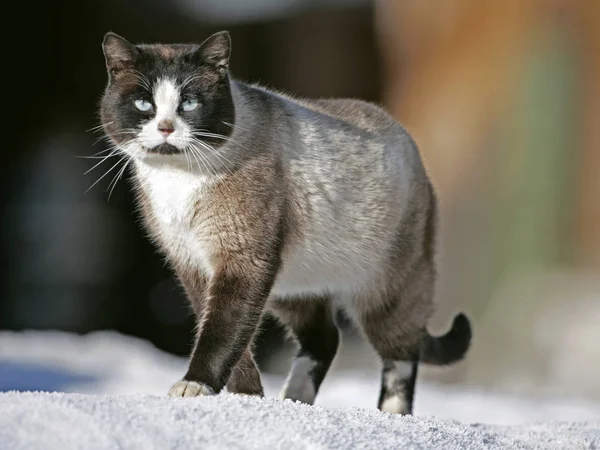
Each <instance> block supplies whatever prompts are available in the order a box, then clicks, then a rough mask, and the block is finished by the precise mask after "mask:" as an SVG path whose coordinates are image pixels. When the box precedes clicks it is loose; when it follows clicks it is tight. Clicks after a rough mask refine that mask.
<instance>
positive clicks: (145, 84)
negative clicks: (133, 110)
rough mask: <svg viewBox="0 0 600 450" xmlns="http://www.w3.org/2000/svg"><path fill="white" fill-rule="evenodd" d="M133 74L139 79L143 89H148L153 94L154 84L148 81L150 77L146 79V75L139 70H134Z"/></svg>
mask: <svg viewBox="0 0 600 450" xmlns="http://www.w3.org/2000/svg"><path fill="white" fill-rule="evenodd" d="M131 73H133V75H135V76H136V77H137V79H138V80H139V81H140V82H139V83H138V84H139V85H140V86H141V87H143V88H144V89H146V90H147V91H148V92H150V93H152V83H150V80H149V79H148V77H146V75H144V74H143V73H142V72H140V71H139V70H137V69H132V70H131Z"/></svg>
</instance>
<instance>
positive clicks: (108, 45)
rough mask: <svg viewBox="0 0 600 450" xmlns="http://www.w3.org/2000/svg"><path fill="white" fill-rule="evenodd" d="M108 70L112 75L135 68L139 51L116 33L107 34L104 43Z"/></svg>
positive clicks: (103, 47) (103, 48)
mask: <svg viewBox="0 0 600 450" xmlns="http://www.w3.org/2000/svg"><path fill="white" fill-rule="evenodd" d="M102 50H103V51H104V59H105V60H106V69H107V70H108V72H109V73H110V74H111V75H115V74H117V73H118V72H120V71H122V70H124V69H128V68H131V67H133V65H134V63H135V59H136V58H137V55H138V53H139V50H138V49H137V48H136V47H135V45H133V44H131V43H130V42H129V41H127V40H126V39H124V38H122V37H121V36H119V35H118V34H115V33H112V32H110V33H106V34H105V35H104V40H103V41H102Z"/></svg>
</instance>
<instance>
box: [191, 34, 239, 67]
mask: <svg viewBox="0 0 600 450" xmlns="http://www.w3.org/2000/svg"><path fill="white" fill-rule="evenodd" d="M229 55H231V37H230V36H229V33H228V32H227V31H219V32H218V33H215V34H213V35H212V36H210V37H209V38H208V39H206V40H205V41H204V42H203V43H202V44H200V47H199V48H198V50H196V56H197V58H198V59H199V60H200V61H199V62H201V63H204V64H210V65H211V66H214V67H215V68H216V69H217V70H218V71H219V72H220V73H222V74H224V73H226V72H227V69H228V68H229Z"/></svg>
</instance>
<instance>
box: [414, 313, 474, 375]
mask: <svg viewBox="0 0 600 450" xmlns="http://www.w3.org/2000/svg"><path fill="white" fill-rule="evenodd" d="M472 336H473V333H472V331H471V322H470V321H469V319H468V317H467V316H466V315H464V314H463V313H460V314H457V315H456V316H455V317H454V321H453V322H452V328H450V330H449V331H448V332H447V333H446V334H444V335H442V336H432V335H431V334H429V333H428V332H427V331H425V335H424V337H423V340H422V341H421V357H420V361H421V362H422V363H425V364H434V365H437V366H443V365H448V364H453V363H455V362H458V361H460V360H461V359H463V358H464V357H465V355H466V354H467V351H468V350H469V347H470V346H471V338H472Z"/></svg>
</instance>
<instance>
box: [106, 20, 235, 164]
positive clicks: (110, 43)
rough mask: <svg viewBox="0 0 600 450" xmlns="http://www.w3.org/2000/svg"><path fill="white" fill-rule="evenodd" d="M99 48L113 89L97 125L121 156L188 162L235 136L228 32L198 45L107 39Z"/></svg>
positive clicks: (109, 89) (112, 36)
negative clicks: (190, 157)
mask: <svg viewBox="0 0 600 450" xmlns="http://www.w3.org/2000/svg"><path fill="white" fill-rule="evenodd" d="M102 48H103V51H104V56H105V60H106V68H107V70H108V84H107V86H106V90H105V93H104V96H103V98H102V100H101V105H100V117H101V120H102V124H103V127H104V131H105V133H106V134H107V135H108V136H109V138H110V139H111V140H112V142H113V143H114V144H115V145H116V146H117V147H118V148H119V149H120V150H121V151H123V152H125V153H126V154H128V155H130V156H132V157H134V158H136V159H146V158H166V157H173V155H175V156H179V157H183V156H184V155H185V154H186V152H187V153H194V152H196V153H198V152H204V153H206V152H207V151H209V150H210V151H214V149H215V147H218V146H219V144H220V143H223V142H224V141H225V139H226V137H227V136H228V135H229V134H231V130H232V129H231V126H232V124H233V121H234V106H233V99H232V97H231V89H230V84H229V76H228V64H229V55H230V53H231V40H230V37H229V34H228V33H227V32H225V31H222V32H219V33H216V34H213V35H212V36H210V37H209V38H208V39H206V40H205V41H204V42H203V43H202V44H200V45H194V44H170V45H164V44H155V45H146V44H144V45H133V44H131V43H129V42H128V41H127V40H125V39H123V38H122V37H120V36H118V35H116V34H114V33H108V34H106V36H105V37H104V41H103V43H102ZM207 145H208V146H209V147H210V148H209V147H207Z"/></svg>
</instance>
